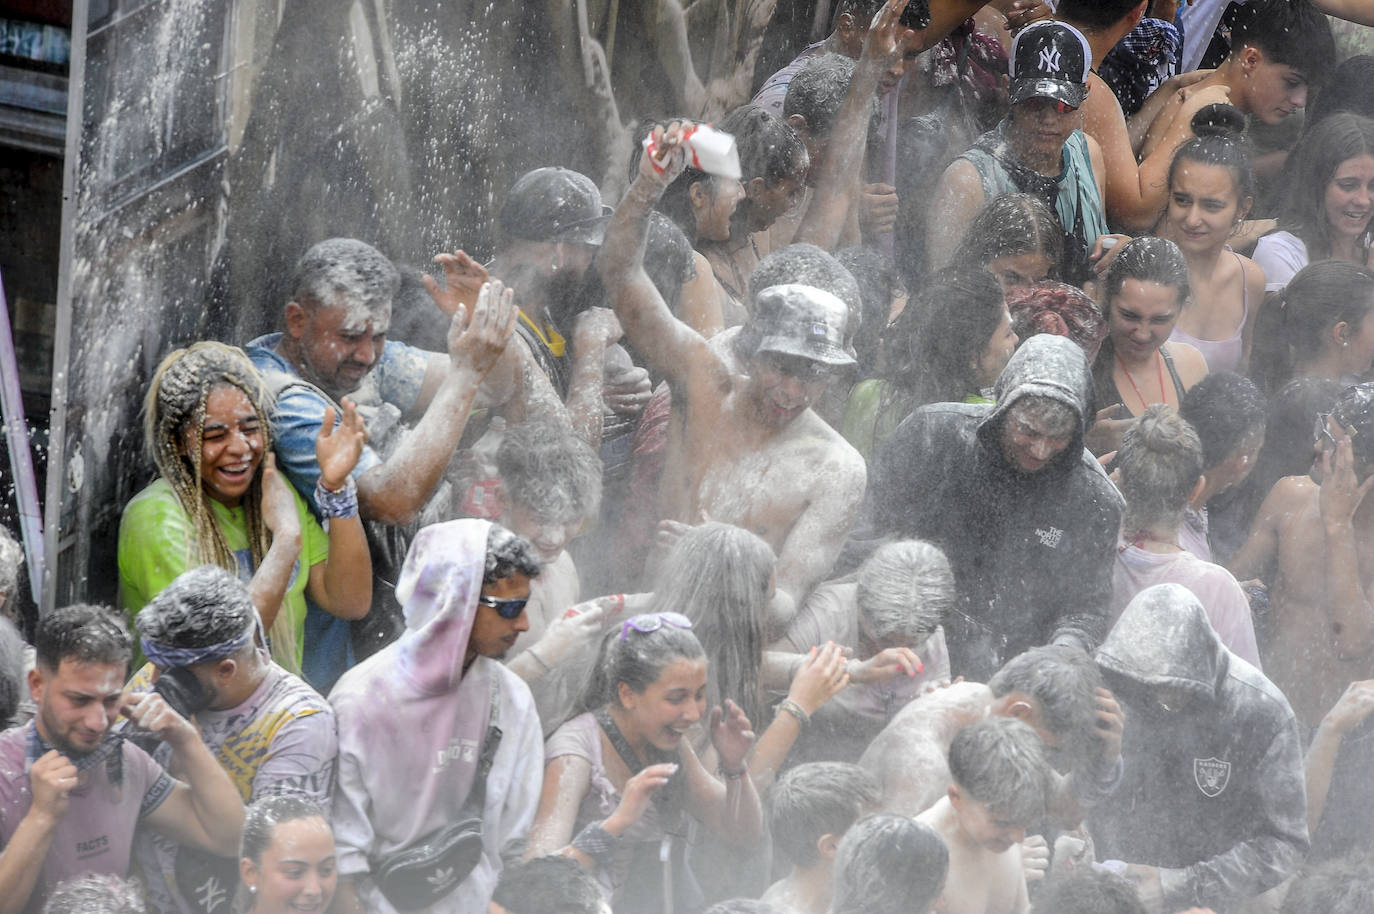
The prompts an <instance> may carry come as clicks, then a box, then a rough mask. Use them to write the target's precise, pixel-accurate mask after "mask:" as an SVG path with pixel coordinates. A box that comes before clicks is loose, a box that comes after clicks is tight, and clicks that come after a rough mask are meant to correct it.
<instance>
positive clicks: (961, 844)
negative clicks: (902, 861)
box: [916, 798, 1026, 914]
mask: <svg viewBox="0 0 1374 914" xmlns="http://www.w3.org/2000/svg"><path fill="white" fill-rule="evenodd" d="M916 819H917V820H918V821H920V822H924V823H925V824H926V825H929V826H930V827H931V828H933V829H935V831H936V832H938V833H939V835H940V837H941V838H944V839H945V844H946V846H948V847H949V875H947V876H946V877H945V888H944V891H943V892H941V893H940V900H939V901H937V902H936V903H935V912H936V914H1021V912H1022V911H1024V910H1025V909H1026V877H1025V874H1024V872H1023V870H1022V866H1021V845H1019V844H1013V845H1012V846H1011V848H1010V849H1008V850H1005V851H1003V852H1002V853H1000V854H995V853H993V852H992V851H989V850H986V849H985V848H983V847H980V846H978V845H976V844H972V843H970V842H969V841H968V840H967V839H966V838H965V837H964V836H963V835H962V833H961V832H960V831H959V825H958V822H956V821H955V813H954V809H953V807H952V806H950V802H949V799H948V798H945V799H942V800H940V801H939V802H938V803H936V804H935V805H934V806H932V807H931V808H930V809H928V810H926V811H925V812H923V813H921V814H920V815H919V816H917V817H916Z"/></svg>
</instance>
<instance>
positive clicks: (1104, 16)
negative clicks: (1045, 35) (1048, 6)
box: [1054, 0, 1140, 32]
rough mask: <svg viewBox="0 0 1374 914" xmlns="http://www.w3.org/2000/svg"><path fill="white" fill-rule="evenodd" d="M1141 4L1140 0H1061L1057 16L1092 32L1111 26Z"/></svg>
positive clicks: (1056, 8) (1056, 9) (1056, 11)
mask: <svg viewBox="0 0 1374 914" xmlns="http://www.w3.org/2000/svg"><path fill="white" fill-rule="evenodd" d="M1139 5H1140V0H1059V4H1058V6H1056V7H1055V13H1054V15H1055V18H1056V19H1062V20H1064V21H1065V22H1067V23H1070V24H1071V25H1075V26H1078V27H1079V28H1080V29H1083V30H1086V31H1090V32H1100V31H1104V30H1106V29H1109V28H1111V27H1112V26H1114V25H1116V24H1117V23H1119V22H1121V21H1122V20H1123V19H1125V18H1126V16H1127V14H1128V13H1130V12H1131V11H1132V10H1134V9H1135V8H1136V7H1137V6H1139Z"/></svg>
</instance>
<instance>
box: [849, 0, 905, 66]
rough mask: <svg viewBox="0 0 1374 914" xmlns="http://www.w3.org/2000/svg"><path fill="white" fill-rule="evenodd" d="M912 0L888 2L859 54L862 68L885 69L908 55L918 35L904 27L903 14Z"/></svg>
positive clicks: (877, 17)
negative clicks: (907, 50) (908, 49)
mask: <svg viewBox="0 0 1374 914" xmlns="http://www.w3.org/2000/svg"><path fill="white" fill-rule="evenodd" d="M909 2H910V0H887V3H886V4H884V5H883V8H882V9H881V10H880V11H879V12H878V15H877V16H875V17H874V18H873V25H872V26H870V27H869V29H868V35H867V37H866V38H865V39H864V48H863V51H862V52H860V54H859V65H860V66H877V67H881V68H883V69H886V68H887V67H889V66H891V65H892V64H893V63H895V62H896V61H897V59H898V58H900V57H901V56H902V55H904V54H905V53H906V49H907V47H908V46H909V45H910V44H911V42H913V41H915V40H916V33H915V32H914V31H912V30H911V29H909V28H907V27H906V26H904V25H902V23H901V18H902V12H903V11H904V10H905V9H906V5H907V3H909Z"/></svg>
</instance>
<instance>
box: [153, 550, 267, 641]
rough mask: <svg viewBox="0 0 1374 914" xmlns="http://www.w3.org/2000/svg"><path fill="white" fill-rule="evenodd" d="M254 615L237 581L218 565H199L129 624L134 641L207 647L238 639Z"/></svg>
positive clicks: (254, 612)
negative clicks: (137, 637) (135, 634)
mask: <svg viewBox="0 0 1374 914" xmlns="http://www.w3.org/2000/svg"><path fill="white" fill-rule="evenodd" d="M256 615H257V610H255V609H254V608H253V599H252V598H251V597H250V596H249V595H248V588H246V587H244V586H243V582H242V581H240V580H239V579H238V578H236V577H235V576H234V575H232V574H230V573H229V572H227V571H225V570H224V569H223V568H220V567H219V566H218V565H201V566H200V567H199V568H192V569H190V570H189V571H184V572H182V573H181V574H179V575H177V577H176V578H175V579H174V580H173V581H172V583H170V584H168V585H167V586H166V587H165V588H163V590H162V591H161V592H160V593H158V595H157V596H155V597H153V599H152V600H151V601H149V603H148V605H147V606H145V607H143V609H141V610H139V613H138V616H137V617H136V618H135V619H134V624H135V625H136V626H137V627H138V633H139V635H141V636H142V637H144V638H147V639H148V640H150V641H156V642H158V643H159V644H166V645H169V646H171V647H178V648H194V647H209V646H210V645H212V644H223V643H224V642H226V641H232V640H233V639H235V638H237V637H238V636H239V635H241V634H243V630H244V629H245V628H247V627H248V626H249V625H250V624H252V621H253V619H254V618H255V617H256ZM244 650H245V651H249V652H251V651H253V650H255V648H254V646H253V645H252V644H249V645H247V646H246V647H245V648H244Z"/></svg>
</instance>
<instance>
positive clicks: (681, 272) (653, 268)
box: [587, 212, 697, 314]
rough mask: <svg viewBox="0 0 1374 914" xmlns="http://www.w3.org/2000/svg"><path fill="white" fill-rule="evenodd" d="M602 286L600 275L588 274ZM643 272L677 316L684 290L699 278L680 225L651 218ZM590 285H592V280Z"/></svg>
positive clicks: (656, 216) (659, 215)
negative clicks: (684, 287) (688, 284)
mask: <svg viewBox="0 0 1374 914" xmlns="http://www.w3.org/2000/svg"><path fill="white" fill-rule="evenodd" d="M588 272H589V274H591V276H594V278H595V281H596V282H597V283H598V284H599V283H600V274H599V273H597V272H596V271H595V270H590V271H588ZM644 272H645V273H646V274H647V275H648V277H649V281H650V282H652V283H653V284H654V288H655V289H657V290H658V294H659V295H660V296H662V298H663V303H664V304H666V305H667V306H668V310H670V311H672V312H673V313H674V314H676V313H677V310H678V304H679V301H680V300H681V298H682V287H683V286H685V285H686V284H687V283H689V282H691V281H692V280H693V279H695V278H696V275H697V265H696V261H695V260H693V258H692V242H691V241H689V240H688V238H687V236H686V234H684V233H683V231H682V229H680V228H678V226H677V223H675V222H673V220H671V219H669V218H668V217H667V216H665V215H663V214H662V213H659V212H652V213H650V214H649V227H648V230H647V231H646V233H645V241H644ZM587 281H588V282H591V281H592V278H591V277H589V279H588V280H587Z"/></svg>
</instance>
